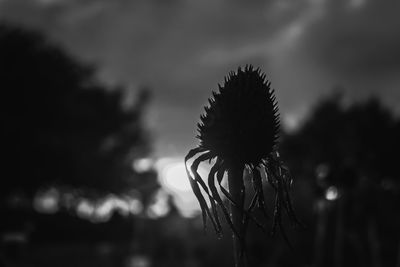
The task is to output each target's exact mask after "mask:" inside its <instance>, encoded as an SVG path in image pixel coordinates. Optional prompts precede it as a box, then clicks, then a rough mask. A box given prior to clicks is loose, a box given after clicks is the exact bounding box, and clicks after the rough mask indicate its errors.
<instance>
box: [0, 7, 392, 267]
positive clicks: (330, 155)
mask: <svg viewBox="0 0 400 267" xmlns="http://www.w3.org/2000/svg"><path fill="white" fill-rule="evenodd" d="M399 12H400V2H399V1H398V0H379V1H378V0H337V1H328V0H296V1H292V0H255V1H247V2H244V1H237V0H230V1H227V0H205V1H189V0H187V1H182V0H166V1H160V0H146V1H144V0H138V1H136V0H132V1H128V0H115V1H106V0H0V87H1V98H0V99H1V100H0V101H1V105H0V107H1V122H2V131H1V137H2V138H1V141H0V142H1V153H2V158H3V160H2V165H1V166H2V168H1V172H2V174H1V178H0V193H1V194H0V214H1V215H0V266H18V267H19V266H43V267H46V266H61V267H63V266H65V267H67V266H77V267H79V266H99V267H102V266H104V267H106V266H107V267H108V266H115V267H116V266H122V267H157V266H187V267H200V266H209V267H211V266H233V256H232V247H231V237H230V233H229V230H228V229H225V235H224V237H223V238H222V239H218V238H217V237H216V236H215V235H214V233H213V231H212V229H208V231H207V234H204V230H203V225H202V221H201V218H200V211H199V205H198V203H197V201H196V199H195V198H194V195H193V194H192V192H191V189H190V186H189V184H188V182H187V177H186V174H185V170H184V165H183V157H184V156H185V154H186V153H187V152H188V151H189V149H191V148H193V147H195V146H196V145H197V140H196V139H195V135H196V134H197V133H196V123H197V122H198V119H199V116H200V114H201V113H202V112H203V106H204V105H205V104H206V103H207V98H208V97H209V96H210V95H211V90H216V89H217V85H218V83H222V82H223V79H224V76H225V75H227V73H228V72H229V71H231V70H235V69H237V67H238V66H244V65H245V64H253V65H254V66H255V67H260V68H261V69H262V70H263V71H264V72H265V73H266V74H267V78H268V79H269V80H270V81H271V82H272V87H273V88H275V90H276V96H277V100H278V103H279V108H280V114H281V121H282V129H281V130H282V131H281V138H280V140H281V141H280V147H279V150H280V152H281V155H282V158H283V159H284V161H285V162H286V163H287V165H288V166H289V168H290V170H291V172H292V174H293V176H294V179H295V180H294V185H293V192H292V194H293V203H294V206H295V210H296V212H297V216H298V217H299V218H300V220H301V221H302V222H303V224H304V225H305V227H304V228H299V229H296V228H294V227H292V226H291V225H290V222H288V221H285V224H287V225H286V227H285V228H286V231H287V234H288V236H289V239H290V242H291V243H292V246H293V250H291V249H290V248H289V246H288V245H287V244H286V243H285V241H284V240H283V238H282V236H281V235H280V234H279V233H278V234H277V235H275V236H273V237H271V236H269V235H264V234H263V233H262V232H261V231H260V230H259V229H257V227H255V226H254V225H252V224H250V228H249V233H248V238H247V245H248V253H249V258H250V266H316V267H317V266H333V267H340V266H371V267H385V266H393V267H400V229H399V227H398V226H399V225H400V177H399V176H400V174H399V170H398V169H397V167H398V165H399V160H398V158H399V151H400V117H399V115H400V75H399V74H400V50H399V47H400V34H399V28H400V16H398V14H400V13H399ZM238 109H240V107H238ZM208 171H209V166H207V164H204V165H201V169H200V173H202V174H203V175H206V174H207V172H208ZM265 193H266V197H267V199H268V200H269V201H268V203H269V208H271V207H272V200H273V192H272V191H271V189H270V188H268V187H266V188H265ZM271 212H272V210H271Z"/></svg>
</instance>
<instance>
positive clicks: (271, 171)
mask: <svg viewBox="0 0 400 267" xmlns="http://www.w3.org/2000/svg"><path fill="white" fill-rule="evenodd" d="M278 131H279V115H278V107H277V103H276V98H275V96H274V91H273V89H271V87H270V82H269V81H268V80H266V76H265V74H263V73H261V71H260V69H253V67H252V66H251V65H250V66H246V67H245V68H244V69H242V68H238V70H237V72H236V73H235V72H230V73H229V75H228V77H227V78H225V84H224V86H220V85H219V93H216V92H213V97H212V98H210V99H209V106H207V107H205V114H203V115H201V122H200V123H198V132H199V135H198V136H197V138H198V139H199V140H200V145H199V146H198V147H196V148H194V149H192V150H190V151H189V153H188V154H187V155H186V157H185V166H186V171H187V175H188V178H189V181H190V184H191V186H192V189H193V192H194V194H195V195H196V197H197V199H198V201H199V204H200V207H201V210H202V214H203V223H204V226H205V225H206V219H207V217H208V218H210V220H211V222H212V224H213V226H214V229H215V231H216V233H217V235H218V236H220V235H221V233H222V227H221V222H220V215H219V214H218V211H217V207H220V208H221V210H222V213H223V215H224V217H225V220H226V222H227V223H228V225H229V226H230V228H231V230H232V232H233V239H234V250H235V262H236V266H243V265H244V264H245V263H244V262H245V261H244V257H243V256H244V252H245V235H246V228H247V226H248V221H249V220H252V221H254V222H255V223H256V225H257V226H259V227H260V228H262V229H264V230H265V226H264V225H263V224H261V223H260V222H259V221H258V220H257V219H256V218H255V216H253V212H252V211H253V210H254V209H255V208H256V207H257V209H258V210H259V211H261V212H262V213H263V214H264V216H265V217H266V218H268V214H267V210H266V204H265V198H264V192H263V182H262V174H263V173H264V174H265V176H266V180H267V181H268V183H269V184H270V186H271V187H272V188H273V189H274V191H275V206H274V212H273V222H272V232H273V233H274V232H275V231H276V229H277V228H279V229H280V230H281V233H282V234H283V236H284V238H285V239H286V240H287V237H286V235H285V232H284V229H283V226H282V211H283V210H285V211H286V212H287V214H288V216H289V218H290V219H291V220H292V221H294V222H297V219H296V217H295V215H294V211H293V208H292V204H291V200H290V197H289V188H290V185H291V184H292V177H291V176H290V174H289V171H288V169H287V168H286V167H285V166H284V165H283V163H282V160H281V159H280V157H279V153H278V152H277V148H276V145H277V139H278ZM196 156H198V157H197V158H196V159H194V161H193V163H192V165H191V167H190V170H191V172H190V171H189V170H188V167H187V164H188V161H189V160H190V159H192V158H194V157H196ZM214 159H215V163H214V165H213V166H212V168H211V169H210V172H209V174H208V180H207V184H206V183H205V182H204V181H203V179H202V177H200V175H199V173H198V171H197V170H198V167H199V165H200V163H202V162H205V161H210V162H211V160H214ZM245 168H246V169H248V170H249V172H250V174H251V177H252V183H253V188H254V194H253V196H252V200H251V202H250V205H249V206H248V207H247V208H245V207H244V204H245V194H246V189H245V185H244V181H243V171H244V169H245ZM225 173H227V174H228V176H227V177H228V184H229V191H228V190H227V189H225V188H224V186H223V185H222V180H223V177H224V174H225ZM215 178H216V180H217V183H218V188H219V189H220V191H221V192H222V194H223V195H224V196H225V197H226V198H227V199H228V200H229V202H230V205H231V209H230V213H229V212H228V208H227V207H226V205H225V204H224V202H223V200H222V197H221V195H220V193H219V192H218V189H217V187H216V185H215ZM202 190H203V191H204V192H205V194H206V195H207V196H208V198H209V201H210V204H211V207H210V208H209V207H208V206H207V202H206V200H205V198H204V196H203V194H202Z"/></svg>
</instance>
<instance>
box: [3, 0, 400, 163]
mask: <svg viewBox="0 0 400 267" xmlns="http://www.w3.org/2000/svg"><path fill="white" fill-rule="evenodd" d="M399 14H400V1H399V0H266V1H261V0H253V1H239V0H230V1H228V0H200V1H195V0H186V1H185V0H113V1H110V0H0V20H6V21H12V22H15V23H19V24H21V25H27V26H30V27H33V28H37V29H40V30H42V31H44V32H45V33H46V34H47V35H48V36H49V37H50V38H51V39H52V40H53V41H55V42H57V43H59V44H60V45H61V46H63V47H64V48H65V49H67V51H69V53H71V54H73V55H75V56H77V57H78V58H79V59H81V60H83V61H87V62H92V63H95V64H96V65H97V66H98V70H99V78H100V79H101V80H103V81H105V82H107V83H109V84H122V85H125V86H126V87H127V88H131V90H136V89H137V88H138V87H140V86H147V87H149V88H151V89H152V91H153V96H154V99H153V102H152V104H151V106H150V107H149V110H148V111H149V112H148V116H147V118H148V120H147V122H148V126H149V127H150V128H151V130H152V131H153V134H154V140H155V147H154V148H155V155H156V156H158V157H165V156H167V157H171V156H182V155H184V153H185V152H186V151H188V149H189V148H191V147H193V146H195V145H196V144H197V141H196V140H195V135H196V123H197V121H198V119H199V116H200V114H201V113H202V111H203V105H204V104H206V102H207V98H208V96H209V95H210V93H211V90H216V88H217V84H218V83H221V82H222V81H223V78H224V76H225V75H226V74H227V73H228V72H229V71H230V70H235V69H236V68H237V67H238V66H240V65H241V66H244V65H245V64H253V65H254V66H256V67H260V68H261V69H262V70H263V71H264V72H265V73H266V74H267V77H268V78H269V79H270V80H271V82H272V87H273V88H275V90H276V95H277V99H278V102H279V107H280V111H281V114H282V121H283V124H284V126H285V127H288V128H293V127H295V126H296V125H297V124H298V123H299V122H300V121H301V119H302V118H303V117H304V116H305V115H306V114H307V111H308V110H309V108H310V107H311V106H312V104H313V103H315V102H316V101H317V100H318V99H319V98H321V97H323V96H324V95H327V94H328V93H329V92H330V91H332V89H333V88H335V87H342V88H344V90H345V92H346V95H347V97H348V98H349V99H352V100H356V101H358V100H360V99H363V98H365V97H367V96H369V95H371V94H375V95H378V96H379V97H381V98H382V100H383V101H384V102H385V103H386V104H387V105H388V106H390V107H391V108H393V110H394V111H395V112H396V113H397V114H400V105H399V103H400V15H399ZM238 108H240V107H238Z"/></svg>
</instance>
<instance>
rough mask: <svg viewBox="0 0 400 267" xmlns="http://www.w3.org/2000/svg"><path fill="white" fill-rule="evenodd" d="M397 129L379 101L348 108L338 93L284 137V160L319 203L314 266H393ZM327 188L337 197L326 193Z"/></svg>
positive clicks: (399, 124)
mask: <svg viewBox="0 0 400 267" xmlns="http://www.w3.org/2000/svg"><path fill="white" fill-rule="evenodd" d="M399 129H400V121H399V120H398V119H396V118H395V117H394V116H393V115H392V114H391V113H390V111H389V110H387V109H386V108H385V107H383V106H382V104H381V103H380V102H379V101H378V100H377V99H376V98H370V99H368V100H367V101H364V102H360V103H354V104H352V105H350V106H347V107H346V106H345V105H343V102H342V95H341V94H340V93H336V94H333V95H332V96H331V97H328V98H326V99H324V100H323V101H321V102H320V103H319V104H318V105H317V106H316V107H315V108H314V110H313V111H312V114H311V116H310V118H309V119H308V120H307V121H305V123H304V124H303V126H302V127H301V128H300V129H299V130H298V131H297V132H295V133H292V134H288V135H287V136H286V137H285V140H284V141H283V142H282V147H281V149H282V151H283V152H282V154H283V155H284V157H285V158H287V161H288V165H289V166H290V167H291V169H292V170H293V172H295V173H296V175H297V176H298V179H299V180H300V179H303V181H308V183H309V185H311V186H313V187H314V188H315V189H316V190H315V192H316V195H315V198H316V202H318V203H319V204H323V205H322V206H321V205H319V206H320V207H323V209H319V215H318V218H319V219H317V222H316V224H317V226H316V229H325V231H323V232H318V231H317V230H316V235H317V237H316V240H319V241H317V242H322V243H321V244H315V247H316V248H317V250H316V255H315V257H316V259H315V262H314V264H315V265H316V266H390V265H395V261H396V254H397V252H396V249H397V243H398V238H397V237H396V235H398V234H399V231H398V230H397V229H396V225H398V223H400V216H399V214H400V213H399V208H398V205H397V203H399V202H398V201H399V198H400V192H399V178H400V177H399V174H398V170H397V164H398V163H396V162H397V161H398V160H397V157H396V154H397V153H398V151H399V149H400V142H399V138H398V136H399V134H400V132H399ZM310 178H311V179H310ZM330 190H335V192H336V193H337V194H336V195H335V196H329V195H327V193H328V192H329V191H330ZM331 192H333V191H331ZM332 200H335V201H333V202H332ZM321 201H322V202H321ZM328 218H330V219H328ZM318 224H326V225H320V226H318ZM389 229H390V230H389ZM388 232H390V233H391V235H388V234H387V233H388ZM395 233H396V234H395ZM321 235H323V237H322V236H321ZM389 251H390V252H389ZM384 253H385V254H384Z"/></svg>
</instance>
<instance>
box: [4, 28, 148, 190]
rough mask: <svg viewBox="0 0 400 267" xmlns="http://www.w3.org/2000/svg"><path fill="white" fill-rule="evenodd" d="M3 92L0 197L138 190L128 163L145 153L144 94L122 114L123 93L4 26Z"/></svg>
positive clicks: (31, 35) (38, 39) (36, 38)
mask: <svg viewBox="0 0 400 267" xmlns="http://www.w3.org/2000/svg"><path fill="white" fill-rule="evenodd" d="M0 86H1V93H2V96H1V102H2V103H1V122H2V132H1V148H2V149H1V153H2V155H3V159H4V158H5V161H3V168H2V175H1V176H2V178H1V182H0V183H1V185H0V191H1V192H0V193H1V194H2V196H5V195H9V194H12V193H16V192H19V193H21V192H22V193H24V194H27V195H28V196H32V194H34V192H35V191H36V190H38V189H39V188H41V187H43V186H46V185H67V186H71V187H74V188H80V189H81V190H86V191H87V192H103V193H104V192H115V193H120V192H123V191H127V190H130V189H132V188H133V187H135V186H138V184H137V183H139V180H138V179H135V177H136V178H137V176H138V175H139V174H138V173H135V171H134V170H133V169H132V161H133V160H134V159H135V158H139V157H143V156H146V155H147V154H148V153H149V152H150V145H149V140H148V138H147V136H148V134H147V133H146V131H145V129H144V127H143V123H142V116H141V115H142V110H143V108H144V107H145V104H146V103H147V101H148V99H149V93H148V91H147V90H143V91H142V92H141V93H140V94H139V97H138V98H137V99H138V100H137V102H136V104H134V105H132V106H131V107H128V108H125V109H123V108H122V105H121V100H122V97H123V96H124V95H123V92H122V90H119V89H118V88H106V87H105V86H103V85H101V84H100V83H99V82H98V81H97V80H96V79H95V68H94V67H93V66H89V65H85V64H82V63H79V62H77V61H75V60H74V59H72V58H71V57H70V56H69V55H67V54H66V53H65V52H64V51H63V50H61V49H60V48H58V47H57V46H55V45H54V44H51V43H50V42H48V41H47V40H46V39H45V38H44V37H43V36H42V35H40V34H39V33H37V32H34V31H29V30H22V29H19V28H16V27H12V26H9V25H1V26H0ZM148 176H149V175H148ZM150 176H151V177H153V180H152V181H151V182H153V183H154V182H155V178H154V177H155V175H150ZM149 182H150V181H149ZM135 183H136V184H135ZM140 183H143V181H141V182H140Z"/></svg>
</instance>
